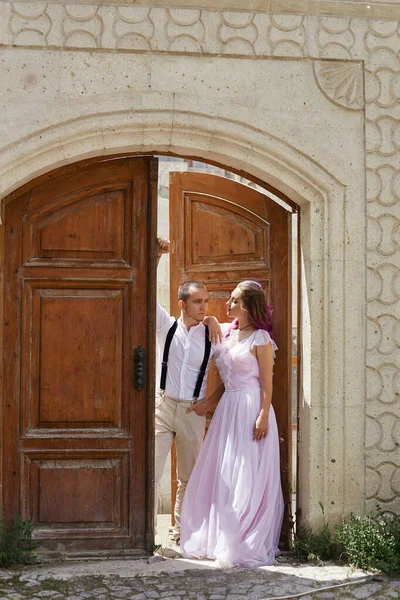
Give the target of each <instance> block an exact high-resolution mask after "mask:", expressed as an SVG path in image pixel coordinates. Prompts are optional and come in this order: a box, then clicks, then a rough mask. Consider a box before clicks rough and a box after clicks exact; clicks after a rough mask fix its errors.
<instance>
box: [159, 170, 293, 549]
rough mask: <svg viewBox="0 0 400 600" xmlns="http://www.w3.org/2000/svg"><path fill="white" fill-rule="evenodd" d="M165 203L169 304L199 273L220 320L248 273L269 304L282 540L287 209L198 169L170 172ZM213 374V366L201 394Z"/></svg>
mask: <svg viewBox="0 0 400 600" xmlns="http://www.w3.org/2000/svg"><path fill="white" fill-rule="evenodd" d="M169 202H170V237H171V240H172V252H171V258H170V269H171V274H170V281H171V307H176V306H177V301H176V297H177V289H178V287H179V285H180V283H182V282H183V281H188V280H191V279H194V280H198V281H201V282H203V283H204V284H205V285H206V286H207V289H208V291H209V293H210V304H209V310H208V313H209V314H211V315H215V316H216V317H217V318H218V319H219V320H220V321H221V322H227V321H228V319H227V317H226V305H225V303H226V301H227V299H228V298H229V296H230V293H231V291H232V290H233V289H234V288H235V287H236V285H237V284H238V283H239V282H240V281H243V280H246V279H252V280H255V281H258V282H259V283H260V284H261V285H262V287H263V289H264V291H265V295H266V297H267V299H268V302H269V304H270V305H271V306H272V308H273V320H274V331H275V339H276V343H277V345H278V348H279V352H278V353H277V358H276V364H275V368H274V392H273V400H272V401H273V406H274V409H275V412H276V417H277V421H278V427H279V436H280V442H281V443H280V454H281V475H282V487H283V492H284V496H285V504H286V507H287V510H286V516H285V522H284V528H283V533H282V541H283V542H284V541H286V540H287V539H288V535H289V514H290V512H289V510H288V509H289V503H290V482H291V455H292V453H291V444H292V440H291V434H292V423H291V421H292V416H291V349H292V343H291V335H292V326H291V222H290V212H288V211H286V210H285V209H284V208H283V207H282V206H280V205H279V204H277V203H276V202H274V201H273V200H271V199H270V198H268V197H267V196H265V195H264V194H261V193H260V192H258V191H256V190H254V189H252V188H250V187H248V186H246V185H243V184H241V183H237V182H235V181H233V180H231V179H226V178H224V177H219V176H215V175H208V174H205V173H171V174H170V198H169ZM219 381H220V380H219V375H218V373H217V372H216V369H215V367H214V369H213V370H212V371H211V373H210V377H209V382H208V387H207V395H209V394H210V393H212V392H213V391H214V389H216V387H217V386H218V385H219ZM173 479H174V477H173Z"/></svg>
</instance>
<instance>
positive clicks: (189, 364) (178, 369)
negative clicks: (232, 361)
mask: <svg viewBox="0 0 400 600" xmlns="http://www.w3.org/2000/svg"><path fill="white" fill-rule="evenodd" d="M174 321H175V319H174V317H171V316H170V315H169V314H168V313H167V311H166V310H165V309H164V308H162V306H160V305H159V304H158V302H157V329H156V333H157V369H156V373H157V375H156V389H157V395H159V393H160V377H161V362H162V357H163V352H164V346H165V340H166V337H167V333H168V331H169V330H170V328H171V326H172V325H173V323H174ZM205 336H206V332H205V327H204V325H203V323H199V324H198V325H194V326H193V327H191V328H190V329H187V328H186V325H184V324H183V323H182V321H181V320H180V319H178V327H177V328H176V331H175V334H174V337H173V338H172V342H171V346H170V349H169V357H168V371H167V380H166V383H165V394H166V396H171V398H177V399H180V400H193V393H194V390H195V387H196V383H197V378H198V376H199V371H200V367H201V364H202V362H203V358H204V349H205ZM221 347H222V346H221V344H212V345H211V352H210V360H211V358H212V357H213V356H215V358H216V357H217V356H218V355H219V353H220V351H221ZM210 360H209V361H208V365H207V368H206V374H205V376H204V379H203V384H202V386H201V390H200V394H199V398H204V396H205V393H206V386H207V375H208V370H209V367H210Z"/></svg>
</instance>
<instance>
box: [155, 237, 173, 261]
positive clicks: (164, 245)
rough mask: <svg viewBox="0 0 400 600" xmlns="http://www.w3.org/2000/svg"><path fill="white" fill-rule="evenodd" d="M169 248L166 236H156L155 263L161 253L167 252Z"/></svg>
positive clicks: (169, 243) (169, 244)
mask: <svg viewBox="0 0 400 600" xmlns="http://www.w3.org/2000/svg"><path fill="white" fill-rule="evenodd" d="M170 249H171V242H170V241H169V240H167V238H161V237H159V238H157V265H158V263H159V262H160V258H161V256H162V255H163V254H168V252H169V251H170Z"/></svg>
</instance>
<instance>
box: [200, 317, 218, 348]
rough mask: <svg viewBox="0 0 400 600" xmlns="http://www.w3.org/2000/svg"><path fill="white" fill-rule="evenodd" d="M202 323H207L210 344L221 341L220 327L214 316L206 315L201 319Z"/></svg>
mask: <svg viewBox="0 0 400 600" xmlns="http://www.w3.org/2000/svg"><path fill="white" fill-rule="evenodd" d="M203 325H207V327H208V337H209V339H210V342H211V343H212V344H218V343H219V342H222V329H221V325H220V324H219V321H218V319H217V318H216V317H213V316H211V315H207V316H206V317H204V319H203Z"/></svg>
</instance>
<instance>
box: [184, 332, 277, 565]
mask: <svg viewBox="0 0 400 600" xmlns="http://www.w3.org/2000/svg"><path fill="white" fill-rule="evenodd" d="M233 335H235V334H233ZM270 343H272V344H273V346H274V350H275V348H276V347H275V344H274V342H273V341H272V340H271V338H270V336H269V334H268V333H267V332H266V331H263V330H256V331H254V332H253V333H252V334H251V335H250V336H248V337H247V338H245V339H244V340H242V341H241V342H237V343H236V344H235V345H233V347H232V348H229V344H228V345H226V346H225V347H224V349H223V350H222V352H221V354H220V356H219V357H218V359H217V361H216V362H217V367H218V370H219V372H220V374H221V377H222V379H223V382H224V384H225V392H224V394H223V396H222V398H221V400H220V401H219V404H218V406H217V409H216V411H215V413H214V417H213V419H212V421H211V424H210V428H209V430H208V433H207V435H206V438H205V441H204V443H203V446H202V448H201V451H200V455H199V457H198V459H197V462H196V465H195V468H194V470H193V472H192V475H191V477H190V480H189V483H188V486H187V488H186V492H185V497H184V501H183V507H182V514H181V550H182V554H183V556H185V557H186V558H210V559H215V560H217V563H218V565H219V566H221V567H259V566H261V565H270V564H272V563H273V562H274V560H275V556H276V555H277V554H278V553H279V551H278V542H279V536H280V531H281V526H282V518H283V497H282V490H281V480H280V470H279V440H278V429H277V424H276V418H275V413H274V409H273V408H272V406H271V408H270V413H269V419H268V434H267V436H266V437H265V438H263V439H262V440H261V441H254V440H253V425H254V422H255V421H256V419H257V417H258V414H259V412H260V379H259V368H258V361H257V359H256V358H255V357H254V356H253V355H252V354H251V352H250V350H251V349H252V348H253V346H254V345H258V346H262V345H265V344H270Z"/></svg>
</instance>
